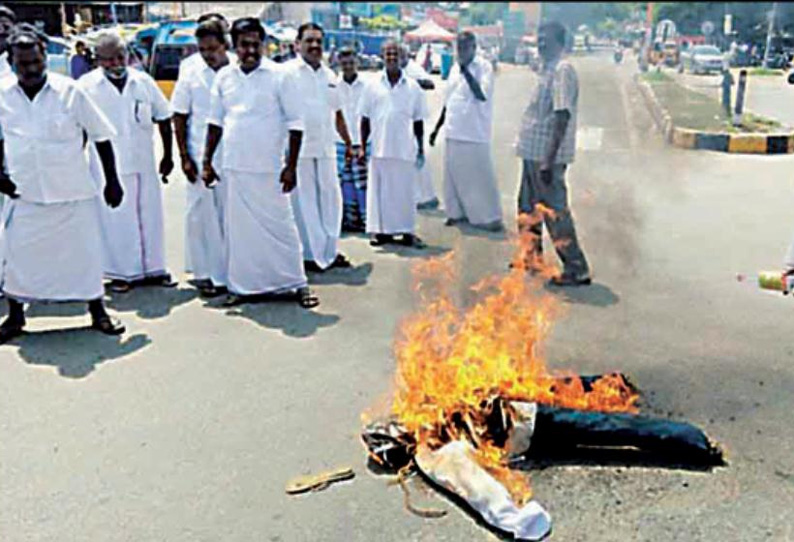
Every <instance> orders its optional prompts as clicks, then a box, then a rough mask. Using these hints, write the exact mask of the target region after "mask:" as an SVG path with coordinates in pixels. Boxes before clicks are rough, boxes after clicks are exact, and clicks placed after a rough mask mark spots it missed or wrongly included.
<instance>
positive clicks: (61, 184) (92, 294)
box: [0, 25, 124, 344]
mask: <svg viewBox="0 0 794 542" xmlns="http://www.w3.org/2000/svg"><path fill="white" fill-rule="evenodd" d="M9 44H10V52H11V59H12V62H13V65H14V68H15V70H16V73H17V76H16V77H6V78H4V79H3V80H2V81H0V128H1V129H2V136H0V162H3V163H4V164H5V163H7V165H8V172H9V173H8V174H6V173H4V172H3V173H0V191H2V192H3V193H4V194H5V195H6V196H8V197H9V198H10V199H9V201H8V203H7V207H6V209H4V212H3V225H2V226H3V230H4V233H3V239H2V243H0V258H1V259H2V261H0V270H2V271H1V273H2V274H1V276H0V289H1V290H2V292H3V293H4V294H5V296H6V298H7V299H8V308H9V310H8V317H7V318H6V320H5V321H4V322H3V323H2V324H0V344H2V343H5V342H8V341H9V340H11V339H13V338H14V337H17V336H19V335H21V334H22V333H23V329H24V327H25V313H24V303H30V302H39V301H60V302H66V301H85V302H87V303H88V309H89V312H90V314H91V319H92V328H93V329H96V330H98V331H100V332H102V333H105V334H108V335H120V334H121V333H123V332H124V326H122V325H121V323H119V322H118V321H116V320H114V319H112V318H110V316H109V315H108V313H107V312H106V310H105V307H104V304H103V302H102V296H103V294H104V289H103V287H102V253H101V249H102V248H101V240H100V225H99V217H98V213H97V208H96V207H97V205H99V204H100V202H99V200H98V196H99V189H98V187H97V186H96V185H95V184H94V182H93V180H92V178H91V175H90V172H89V169H88V163H87V160H86V156H85V153H84V151H83V133H84V132H85V134H87V136H88V139H89V141H91V142H93V143H94V144H95V146H96V149H97V151H98V154H99V157H100V159H101V161H102V167H103V169H104V171H105V179H106V184H105V188H104V199H105V202H106V203H107V204H108V205H109V206H111V207H117V206H118V205H119V204H120V203H121V201H122V196H123V192H122V189H121V185H120V183H119V180H118V177H117V175H116V167H115V162H114V157H113V147H112V145H111V143H110V140H111V138H112V136H113V135H114V132H113V127H112V126H111V125H110V123H109V122H108V121H107V119H106V118H105V116H104V115H103V114H102V113H101V112H100V110H99V109H98V108H97V106H96V105H95V104H94V103H93V102H92V101H91V99H90V98H89V97H88V96H87V95H86V93H85V92H84V91H83V90H82V89H80V88H79V87H78V86H77V84H76V82H75V81H73V80H72V79H70V78H68V77H64V76H61V75H59V74H57V73H51V74H50V73H47V71H46V69H47V60H46V58H47V56H46V38H44V37H43V36H41V35H39V34H38V33H37V32H36V30H35V28H34V27H32V26H30V25H20V26H19V27H18V28H17V30H16V31H15V33H14V34H13V35H12V36H11V38H10V41H9Z"/></svg>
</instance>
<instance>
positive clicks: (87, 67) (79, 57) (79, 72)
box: [69, 41, 91, 79]
mask: <svg viewBox="0 0 794 542" xmlns="http://www.w3.org/2000/svg"><path fill="white" fill-rule="evenodd" d="M87 51H88V49H87V48H86V46H85V42H82V41H78V42H77V43H75V44H74V54H73V55H72V58H71V60H70V61H69V67H70V71H71V75H72V79H80V78H81V77H82V76H83V75H85V74H86V73H88V72H90V71H91V62H90V61H89V59H88V54H87Z"/></svg>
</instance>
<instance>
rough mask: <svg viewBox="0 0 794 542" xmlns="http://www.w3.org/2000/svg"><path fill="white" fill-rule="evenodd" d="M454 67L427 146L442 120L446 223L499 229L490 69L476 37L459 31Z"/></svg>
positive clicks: (490, 229)
mask: <svg viewBox="0 0 794 542" xmlns="http://www.w3.org/2000/svg"><path fill="white" fill-rule="evenodd" d="M458 61H459V63H458V66H456V67H455V68H453V71H452V73H451V75H450V78H449V82H448V83H447V91H446V92H447V95H446V100H445V105H444V109H442V110H441V115H440V116H439V118H438V123H437V124H436V127H435V129H434V130H433V133H432V134H430V146H434V145H435V142H436V138H437V137H438V132H439V130H440V129H441V127H442V126H443V125H444V123H445V122H446V125H447V128H446V150H445V154H444V208H445V210H446V214H447V225H453V224H456V223H460V222H469V223H471V225H472V226H475V227H479V228H483V229H486V230H489V231H501V230H502V229H503V227H504V226H503V225H502V206H501V205H500V202H499V189H498V188H497V186H496V175H495V173H494V167H493V159H492V157H491V124H492V118H493V68H492V67H491V63H490V62H488V61H487V60H485V59H483V58H482V57H478V56H477V38H476V36H475V35H474V34H473V33H471V32H461V33H460V34H458Z"/></svg>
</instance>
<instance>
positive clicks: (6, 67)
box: [0, 51, 14, 79]
mask: <svg viewBox="0 0 794 542" xmlns="http://www.w3.org/2000/svg"><path fill="white" fill-rule="evenodd" d="M6 75H14V72H13V70H12V69H11V64H9V63H8V52H7V51H6V52H4V53H3V54H0V79H2V78H3V77H5V76H6Z"/></svg>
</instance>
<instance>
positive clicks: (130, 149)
mask: <svg viewBox="0 0 794 542" xmlns="http://www.w3.org/2000/svg"><path fill="white" fill-rule="evenodd" d="M78 84H79V85H80V86H81V87H82V88H83V89H84V90H85V91H86V92H87V93H88V95H89V96H90V97H91V98H92V99H93V100H94V102H95V103H96V104H97V105H98V106H99V108H100V109H101V110H102V112H103V113H104V114H105V116H106V117H107V118H108V120H110V122H111V123H112V124H113V127H114V128H115V129H116V133H117V135H116V137H114V138H113V150H114V151H115V153H116V163H117V164H118V169H119V174H121V175H130V174H133V173H143V172H149V171H152V170H155V169H156V165H155V160H154V140H153V137H154V123H155V121H163V120H167V119H168V118H170V117H171V108H170V106H169V105H168V100H166V98H165V96H164V95H163V92H162V91H161V90H160V88H159V87H158V86H157V83H155V82H154V79H152V78H151V76H150V75H149V74H146V73H144V72H142V71H140V70H135V69H130V70H127V82H126V83H125V85H124V89H123V90H122V92H119V91H118V89H117V88H116V87H115V86H114V85H113V83H111V82H110V81H108V78H107V77H106V76H105V74H104V73H103V71H102V69H101V68H97V69H95V70H92V71H90V72H88V73H87V74H85V75H84V76H83V77H81V78H80V79H79V82H78Z"/></svg>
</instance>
